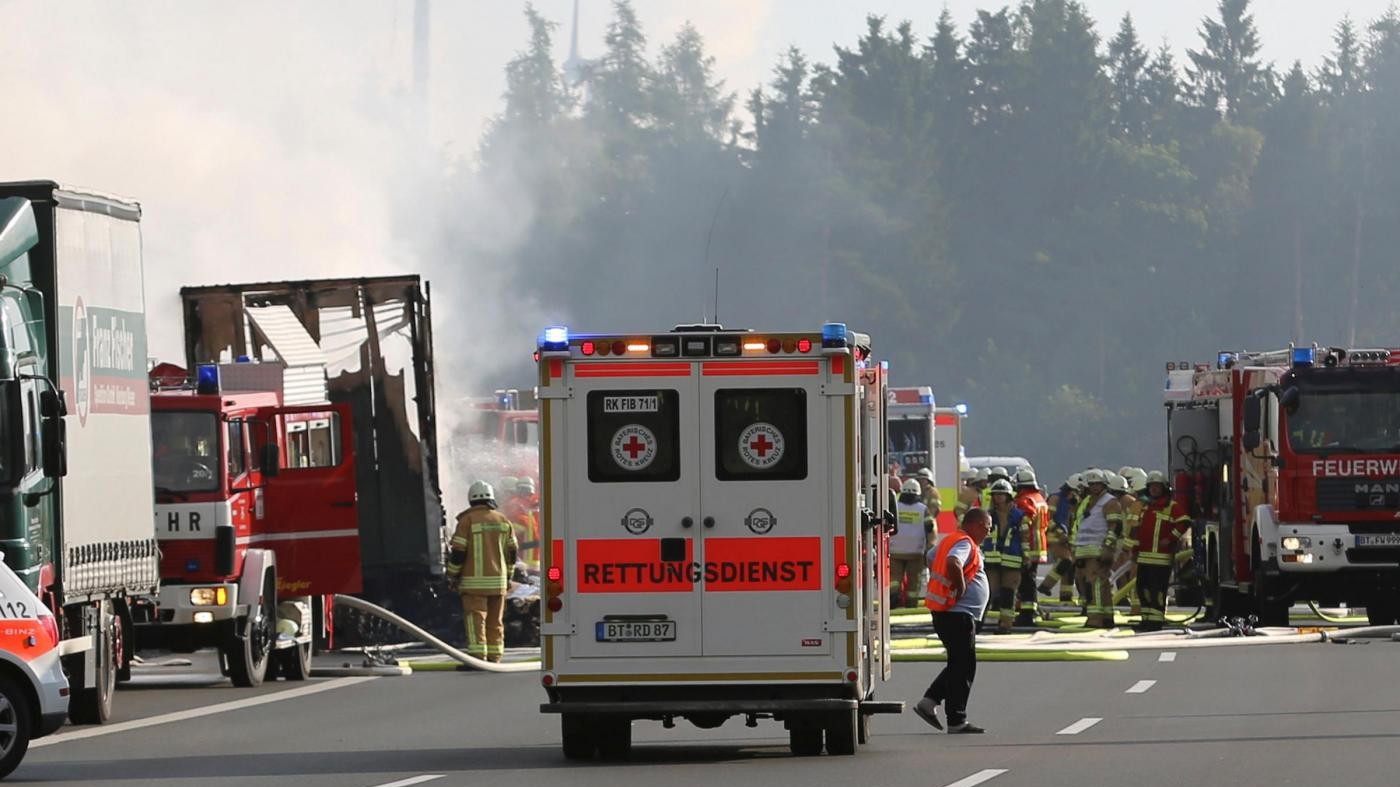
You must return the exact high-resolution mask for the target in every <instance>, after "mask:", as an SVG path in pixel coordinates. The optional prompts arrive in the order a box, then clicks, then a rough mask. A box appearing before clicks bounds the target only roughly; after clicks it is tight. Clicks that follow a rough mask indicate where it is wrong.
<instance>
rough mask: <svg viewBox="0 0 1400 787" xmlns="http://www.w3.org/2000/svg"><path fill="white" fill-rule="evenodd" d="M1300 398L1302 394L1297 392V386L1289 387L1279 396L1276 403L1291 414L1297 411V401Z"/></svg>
mask: <svg viewBox="0 0 1400 787" xmlns="http://www.w3.org/2000/svg"><path fill="white" fill-rule="evenodd" d="M1302 398H1303V394H1302V392H1300V391H1299V390H1298V386H1296V385H1290V386H1288V387H1287V388H1285V389H1283V393H1281V394H1279V397H1278V401H1279V404H1281V405H1283V409H1285V410H1287V411H1288V412H1290V413H1291V412H1293V411H1295V410H1297V409H1298V400H1299V399H1302Z"/></svg>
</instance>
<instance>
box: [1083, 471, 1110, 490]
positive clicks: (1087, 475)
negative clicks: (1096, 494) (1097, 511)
mask: <svg viewBox="0 0 1400 787" xmlns="http://www.w3.org/2000/svg"><path fill="white" fill-rule="evenodd" d="M1093 484H1099V485H1101V486H1107V485H1108V476H1106V475H1104V472H1103V471H1102V470H1100V469H1098V468H1097V467H1095V468H1091V469H1089V470H1085V471H1084V485H1085V486H1090V485H1093Z"/></svg>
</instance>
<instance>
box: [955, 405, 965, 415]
mask: <svg viewBox="0 0 1400 787" xmlns="http://www.w3.org/2000/svg"><path fill="white" fill-rule="evenodd" d="M953 409H954V410H957V411H958V415H967V403H966V402H958V403H957V404H955V405H953Z"/></svg>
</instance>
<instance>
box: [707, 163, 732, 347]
mask: <svg viewBox="0 0 1400 787" xmlns="http://www.w3.org/2000/svg"><path fill="white" fill-rule="evenodd" d="M728 196H729V187H728V186H725V187H724V193H722V194H720V195H719V202H716V203H715V214H714V215H713V216H711V217H710V231H709V232H708V233H706V234H705V265H707V266H708V265H709V264H710V241H712V240H714V237H715V225H716V224H718V223H719V209H720V208H722V207H724V200H725V199H726V198H727V197H728ZM714 317H715V319H714V322H715V324H719V268H718V267H716V268H715V314H714Z"/></svg>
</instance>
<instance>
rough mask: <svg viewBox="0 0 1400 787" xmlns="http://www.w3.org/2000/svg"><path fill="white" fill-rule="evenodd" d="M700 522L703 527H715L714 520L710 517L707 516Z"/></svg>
mask: <svg viewBox="0 0 1400 787" xmlns="http://www.w3.org/2000/svg"><path fill="white" fill-rule="evenodd" d="M700 521H701V523H703V524H704V525H705V527H714V526H715V518H714V517H712V516H707V517H705V518H704V519H702V520H700Z"/></svg>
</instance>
